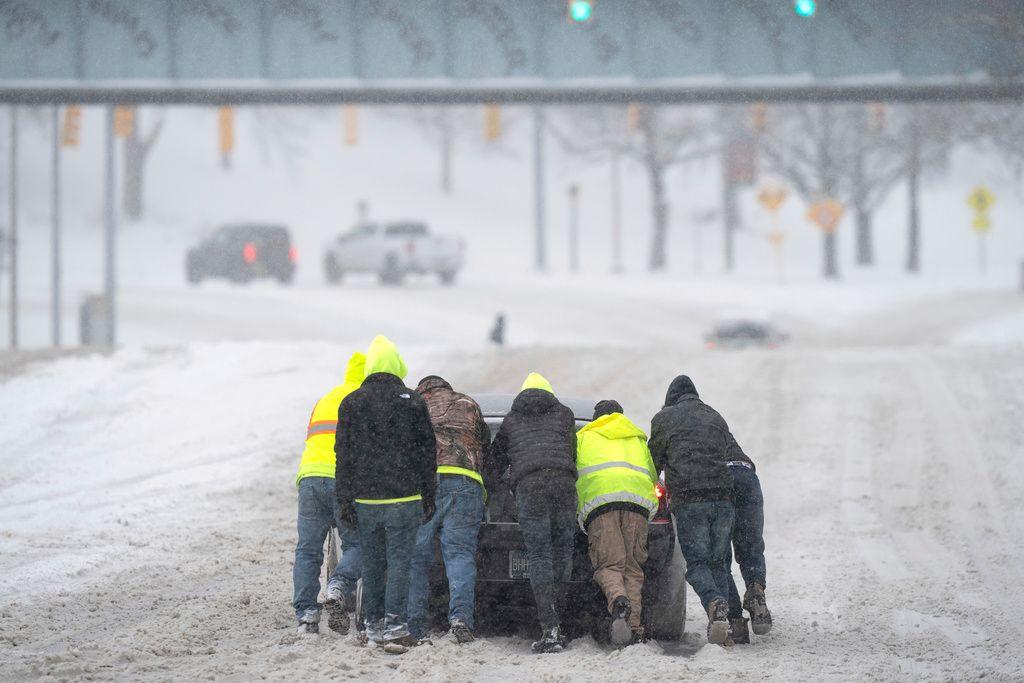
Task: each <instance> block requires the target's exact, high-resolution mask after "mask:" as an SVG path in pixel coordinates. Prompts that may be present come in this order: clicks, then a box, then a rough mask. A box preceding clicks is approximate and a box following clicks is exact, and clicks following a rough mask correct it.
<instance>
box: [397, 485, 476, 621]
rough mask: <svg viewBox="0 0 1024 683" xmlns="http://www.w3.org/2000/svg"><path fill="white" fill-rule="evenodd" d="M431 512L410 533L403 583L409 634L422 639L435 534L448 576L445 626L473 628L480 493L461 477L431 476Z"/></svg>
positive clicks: (474, 486)
mask: <svg viewBox="0 0 1024 683" xmlns="http://www.w3.org/2000/svg"><path fill="white" fill-rule="evenodd" d="M435 500H436V501H437V511H436V512H435V513H434V516H433V517H432V518H431V519H430V521H429V522H427V523H426V524H424V525H422V526H421V527H420V530H419V531H418V532H417V533H416V552H415V554H413V557H412V576H411V577H410V579H409V631H410V632H411V633H412V634H413V635H414V636H416V637H418V638H421V637H423V636H425V635H426V632H427V626H428V623H427V622H428V619H427V600H428V598H429V595H428V593H429V578H430V569H431V567H432V566H433V564H434V539H435V538H436V537H437V535H438V531H439V530H440V534H441V557H442V559H443V560H444V569H445V573H446V574H447V575H448V593H449V598H448V621H449V622H451V621H452V620H454V619H461V620H462V621H464V622H465V623H466V625H467V626H469V627H470V628H471V629H472V628H473V627H474V622H473V606H474V603H475V601H476V544H477V539H478V538H479V536H480V523H481V522H482V521H483V519H484V489H483V487H482V486H481V485H480V484H478V483H477V482H475V481H473V480H472V479H470V478H469V477H465V476H462V475H461V474H439V475H437V495H436V498H435Z"/></svg>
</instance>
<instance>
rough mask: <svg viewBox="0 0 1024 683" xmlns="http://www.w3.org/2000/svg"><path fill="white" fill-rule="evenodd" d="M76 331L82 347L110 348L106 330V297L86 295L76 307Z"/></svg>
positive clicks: (108, 335)
mask: <svg viewBox="0 0 1024 683" xmlns="http://www.w3.org/2000/svg"><path fill="white" fill-rule="evenodd" d="M78 330H79V337H80V339H81V342H82V346H110V330H109V329H107V297H105V296H103V295H102V294H88V295H86V297H85V299H84V300H83V301H82V304H81V306H79V307H78Z"/></svg>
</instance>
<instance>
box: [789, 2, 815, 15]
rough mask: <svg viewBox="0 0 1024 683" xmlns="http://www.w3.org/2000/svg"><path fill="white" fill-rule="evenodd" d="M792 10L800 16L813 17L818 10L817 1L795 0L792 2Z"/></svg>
mask: <svg viewBox="0 0 1024 683" xmlns="http://www.w3.org/2000/svg"><path fill="white" fill-rule="evenodd" d="M793 11H794V12H796V13H797V15H798V16H801V17H813V16H814V13H815V12H817V11H818V3H816V2H815V1H814V0H796V2H794V3H793Z"/></svg>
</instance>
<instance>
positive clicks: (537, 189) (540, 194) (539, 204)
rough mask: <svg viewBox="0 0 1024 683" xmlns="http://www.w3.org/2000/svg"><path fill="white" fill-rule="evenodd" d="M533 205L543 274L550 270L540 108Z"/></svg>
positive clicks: (535, 132)
mask: <svg viewBox="0 0 1024 683" xmlns="http://www.w3.org/2000/svg"><path fill="white" fill-rule="evenodd" d="M533 204H534V214H533V224H534V230H535V236H534V241H535V244H534V250H535V266H536V268H537V270H538V271H540V272H542V273H543V272H545V271H546V270H547V269H548V264H547V249H546V241H547V226H546V222H545V213H546V211H547V207H546V202H545V194H544V110H543V109H542V108H541V107H540V106H535V107H534V108H533Z"/></svg>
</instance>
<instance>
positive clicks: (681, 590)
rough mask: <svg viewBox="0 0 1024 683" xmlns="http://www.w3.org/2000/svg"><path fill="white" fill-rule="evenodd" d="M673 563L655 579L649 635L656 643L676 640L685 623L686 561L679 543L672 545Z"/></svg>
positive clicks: (681, 633) (680, 636)
mask: <svg viewBox="0 0 1024 683" xmlns="http://www.w3.org/2000/svg"><path fill="white" fill-rule="evenodd" d="M672 546H673V547H672V560H671V561H670V562H669V565H668V567H667V569H666V571H665V572H664V573H663V574H662V575H661V576H660V577H658V588H657V594H656V597H655V599H654V604H653V605H651V611H652V613H651V620H650V624H651V632H650V633H649V634H648V635H649V636H650V637H651V638H654V639H655V640H665V641H676V640H679V639H680V638H682V637H683V627H684V626H685V624H686V560H684V559H683V553H682V551H681V550H680V548H679V543H678V542H673V544H672Z"/></svg>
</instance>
